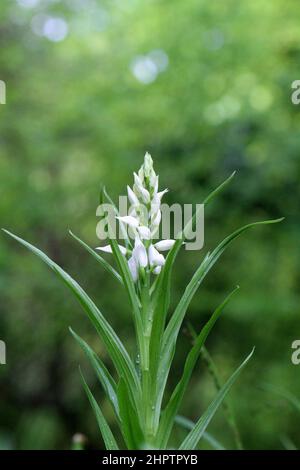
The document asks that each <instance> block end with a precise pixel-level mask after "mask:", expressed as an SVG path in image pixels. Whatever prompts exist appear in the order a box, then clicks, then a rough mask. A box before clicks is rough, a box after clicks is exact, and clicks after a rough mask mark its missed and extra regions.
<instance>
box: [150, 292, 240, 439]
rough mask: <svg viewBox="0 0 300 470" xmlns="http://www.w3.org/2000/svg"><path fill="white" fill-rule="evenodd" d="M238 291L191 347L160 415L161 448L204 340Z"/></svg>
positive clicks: (212, 317)
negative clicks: (179, 377)
mask: <svg viewBox="0 0 300 470" xmlns="http://www.w3.org/2000/svg"><path fill="white" fill-rule="evenodd" d="M238 289H239V287H236V289H234V291H232V292H231V293H230V294H229V295H228V296H227V297H226V299H225V300H224V301H223V302H222V304H221V305H219V306H218V308H217V309H216V310H215V311H214V313H213V314H212V316H211V317H210V319H209V320H208V322H207V323H206V324H205V326H204V327H203V328H202V330H201V332H200V334H199V335H198V337H197V338H196V341H195V344H194V346H193V347H192V349H191V351H190V352H189V354H188V356H187V359H186V362H185V365H184V369H183V373H182V376H181V379H180V381H179V382H178V384H177V386H176V387H175V390H174V392H173V393H172V395H171V398H170V400H169V402H168V404H167V406H166V408H165V410H164V411H163V413H162V417H161V424H160V430H159V441H160V442H162V443H163V444H162V445H163V447H165V446H166V445H167V442H168V439H169V436H170V434H171V430H172V425H173V421H174V419H175V416H176V414H177V412H178V410H179V407H180V404H181V401H182V398H183V396H184V393H185V391H186V389H187V386H188V383H189V381H190V378H191V375H192V372H193V369H194V367H195V365H196V362H197V360H198V358H199V355H200V352H201V349H202V346H203V345H204V343H205V341H206V338H207V336H208V335H209V333H210V331H211V329H212V328H213V326H214V324H215V323H216V321H217V319H218V318H219V316H220V315H221V313H222V311H223V310H224V307H225V306H226V305H227V304H228V302H229V301H230V299H231V297H232V296H233V295H234V293H235V292H237V290H238Z"/></svg>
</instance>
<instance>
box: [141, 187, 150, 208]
mask: <svg viewBox="0 0 300 470" xmlns="http://www.w3.org/2000/svg"><path fill="white" fill-rule="evenodd" d="M139 192H140V194H141V197H142V200H143V202H144V203H145V204H148V203H149V202H150V193H149V191H148V190H147V189H145V188H143V187H141V188H139Z"/></svg>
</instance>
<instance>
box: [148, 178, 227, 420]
mask: <svg viewBox="0 0 300 470" xmlns="http://www.w3.org/2000/svg"><path fill="white" fill-rule="evenodd" d="M234 174H235V172H234V173H232V174H231V175H230V176H229V178H227V179H226V180H225V181H223V183H221V184H220V185H219V186H218V187H217V188H216V189H215V190H214V191H213V192H212V193H211V194H210V195H209V196H208V197H206V199H205V200H204V202H203V204H204V205H207V204H208V203H209V202H210V201H211V200H212V199H213V197H214V196H216V195H217V194H218V193H219V192H221V191H222V190H223V189H224V188H225V187H226V186H227V184H228V183H229V182H230V181H231V180H232V178H233V177H234ZM196 217H197V211H196V212H195V214H194V215H193V217H192V218H191V219H190V220H189V221H188V223H187V224H186V226H185V227H184V229H183V231H182V232H181V234H179V235H178V238H177V240H176V242H175V243H174V246H173V247H172V249H171V250H170V252H169V254H168V256H167V258H166V263H165V266H164V268H163V270H162V272H161V274H160V276H159V279H158V281H157V286H156V288H155V292H154V295H153V301H152V305H153V307H152V308H153V324H152V332H153V333H152V335H151V344H150V368H151V371H152V372H151V374H152V375H153V376H154V375H155V374H156V370H157V365H158V362H159V361H158V358H159V356H160V352H161V346H162V344H161V339H162V335H163V331H164V327H165V322H166V317H167V311H168V308H169V303H170V284H171V274H172V268H173V265H174V262H175V259H176V257H177V254H178V253H179V250H180V248H181V246H182V244H183V242H184V240H185V238H186V237H188V236H189V233H190V231H191V229H192V227H193V224H194V222H195V220H196ZM158 412H159V408H158ZM157 419H158V415H157V417H156V421H157Z"/></svg>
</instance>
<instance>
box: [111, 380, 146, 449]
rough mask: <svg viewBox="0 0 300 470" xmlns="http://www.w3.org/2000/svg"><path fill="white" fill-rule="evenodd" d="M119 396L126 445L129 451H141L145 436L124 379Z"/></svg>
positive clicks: (121, 381) (119, 386)
mask: <svg viewBox="0 0 300 470" xmlns="http://www.w3.org/2000/svg"><path fill="white" fill-rule="evenodd" d="M117 395H118V401H119V409H120V417H121V429H122V433H123V437H124V440H125V442H126V445H127V447H128V449H134V450H137V449H141V448H142V446H143V442H144V436H143V433H142V430H141V426H140V423H139V419H138V416H137V414H136V412H135V409H134V407H133V406H132V402H131V399H130V396H129V394H128V390H127V386H126V383H125V381H124V380H123V378H122V377H121V379H120V381H119V384H118V388H117Z"/></svg>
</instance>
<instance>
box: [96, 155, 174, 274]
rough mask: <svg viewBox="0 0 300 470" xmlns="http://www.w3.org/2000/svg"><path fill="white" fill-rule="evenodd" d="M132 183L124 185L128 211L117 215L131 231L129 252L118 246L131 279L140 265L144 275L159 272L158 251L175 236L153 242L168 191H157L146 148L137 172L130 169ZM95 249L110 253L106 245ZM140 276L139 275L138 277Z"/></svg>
mask: <svg viewBox="0 0 300 470" xmlns="http://www.w3.org/2000/svg"><path fill="white" fill-rule="evenodd" d="M133 177H134V184H133V187H132V188H131V187H130V186H127V195H128V199H129V202H130V205H131V206H130V209H129V213H128V215H125V216H122V217H117V219H118V220H119V221H120V222H123V223H124V224H126V225H128V226H129V227H130V228H131V229H132V230H131V232H132V233H131V234H133V235H134V248H133V250H132V252H131V251H130V250H126V248H125V247H123V246H120V245H119V246H120V250H121V252H122V253H123V255H124V256H126V258H127V262H128V267H129V270H130V273H131V276H132V279H133V281H134V282H137V281H138V280H139V278H140V280H141V281H142V279H143V277H142V273H141V269H143V270H144V274H143V276H144V275H150V273H153V274H155V275H159V274H160V272H161V268H162V266H163V265H164V264H165V258H164V256H163V255H162V254H161V253H160V252H163V251H168V250H170V249H171V248H172V247H173V246H174V243H175V240H161V241H156V242H154V238H155V236H156V235H157V233H158V231H159V226H160V223H161V216H162V213H161V201H162V198H163V196H164V195H165V194H166V193H167V192H168V190H167V189H164V190H163V191H158V181H159V177H158V175H157V174H156V173H155V171H154V168H153V160H152V158H151V155H150V154H149V153H148V152H146V154H145V157H144V163H143V165H142V166H141V168H140V169H139V171H138V172H137V173H133ZM97 249H98V250H101V251H105V252H106V253H111V252H112V250H111V247H110V245H107V246H105V247H98V248H97ZM140 276H141V277H140Z"/></svg>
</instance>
